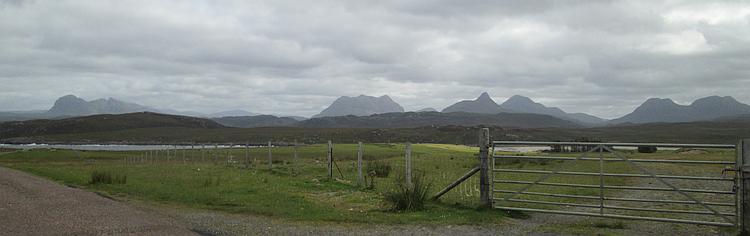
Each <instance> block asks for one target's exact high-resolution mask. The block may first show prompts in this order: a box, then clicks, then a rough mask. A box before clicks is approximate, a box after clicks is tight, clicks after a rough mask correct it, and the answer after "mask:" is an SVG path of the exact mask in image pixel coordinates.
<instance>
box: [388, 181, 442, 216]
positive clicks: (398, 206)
mask: <svg viewBox="0 0 750 236" xmlns="http://www.w3.org/2000/svg"><path fill="white" fill-rule="evenodd" d="M394 185H395V187H394V189H392V190H390V191H388V192H386V193H385V200H386V201H387V202H388V204H389V205H390V210H394V211H417V210H422V209H424V207H425V202H427V199H428V198H429V194H430V189H431V187H432V184H431V183H426V182H425V178H424V175H423V174H416V175H414V176H413V177H412V182H411V183H407V181H406V179H405V178H404V177H403V176H399V177H398V178H396V180H395V183H394Z"/></svg>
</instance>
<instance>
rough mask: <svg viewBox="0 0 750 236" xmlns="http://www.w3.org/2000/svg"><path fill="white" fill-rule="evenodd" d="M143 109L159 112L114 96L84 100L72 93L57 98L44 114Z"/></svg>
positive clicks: (125, 111) (116, 111) (72, 114)
mask: <svg viewBox="0 0 750 236" xmlns="http://www.w3.org/2000/svg"><path fill="white" fill-rule="evenodd" d="M144 111H150V112H159V111H158V110H156V109H154V108H151V107H147V106H141V105H138V104H135V103H128V102H123V101H120V100H117V99H114V98H109V99H96V100H93V101H86V100H83V99H81V98H79V97H76V96H74V95H66V96H63V97H61V98H59V99H57V101H55V105H53V106H52V108H50V109H49V111H47V112H46V115H48V116H50V117H60V116H64V117H72V116H86V115H95V114H124V113H133V112H144Z"/></svg>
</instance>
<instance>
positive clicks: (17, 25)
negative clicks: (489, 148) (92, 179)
mask: <svg viewBox="0 0 750 236" xmlns="http://www.w3.org/2000/svg"><path fill="white" fill-rule="evenodd" d="M748 65H750V4H749V3H746V2H742V1H737V2H732V1H720V2H710V1H666V2H661V3H657V2H654V1H570V2H564V3H563V2H560V1H468V2H467V1H444V0H436V1H344V0H342V1H333V0H331V1H285V0H275V1H244V0H236V1H208V0H206V1H197V0H194V1H150V0H142V1H139V0H134V1H105V0H55V1H52V0H31V1H21V0H0V84H2V86H0V110H28V109H47V108H49V106H50V105H51V104H52V102H53V101H54V100H55V99H56V98H57V97H59V96H62V95H66V94H76V95H79V96H82V97H84V98H87V99H93V98H99V97H116V98H120V99H123V100H126V101H131V102H137V103H141V104H145V105H149V106H153V107H159V108H173V109H178V110H194V111H202V112H214V111H219V110H228V109H246V110H249V111H252V112H258V113H270V114H286V115H304V116H309V115H312V114H315V113H317V112H319V111H320V110H322V109H323V108H325V106H327V105H328V104H330V103H331V102H332V101H333V100H335V99H336V98H337V97H338V96H342V95H348V96H356V95H359V94H368V95H376V96H379V95H382V94H388V95H390V96H391V97H392V98H393V99H394V100H395V101H396V102H399V103H401V104H402V105H403V106H404V107H405V108H406V109H407V110H417V109H420V108H424V107H435V108H438V109H441V108H443V107H445V106H447V105H450V104H451V103H453V102H455V101H457V100H461V99H469V98H474V97H476V96H478V94H479V93H480V92H482V91H487V92H489V93H490V94H491V95H493V96H494V97H495V99H496V100H499V101H502V100H504V99H505V98H507V97H510V96H512V95H514V94H521V95H525V96H529V97H532V98H534V99H535V100H537V101H539V102H542V103H544V104H546V105H548V106H558V107H561V108H563V109H565V110H566V111H569V112H586V113H591V114H594V115H599V116H602V117H606V118H613V117H618V116H621V115H624V114H626V113H628V112H629V111H631V110H632V109H633V108H634V107H635V106H637V105H638V104H639V103H640V102H642V101H644V100H645V99H646V98H649V97H671V98H674V99H675V100H676V101H678V102H682V103H688V102H690V101H692V100H694V99H695V98H698V97H702V96H708V95H731V96H735V97H736V98H737V99H739V100H740V101H743V102H750V94H749V93H746V92H745V90H746V87H747V86H748V85H750V66H748Z"/></svg>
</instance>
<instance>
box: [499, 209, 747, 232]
mask: <svg viewBox="0 0 750 236" xmlns="http://www.w3.org/2000/svg"><path fill="white" fill-rule="evenodd" d="M495 208H496V209H502V210H510V211H529V212H539V213H552V214H561V215H578V216H594V217H604V218H613V219H622V220H650V221H660V222H669V223H688V224H698V225H711V226H723V227H733V226H734V224H732V223H722V222H712V221H697V220H682V219H672V218H656V217H646V216H626V215H616V214H598V213H588V212H573V211H557V210H543V209H533V208H521V207H500V206H496V207H495Z"/></svg>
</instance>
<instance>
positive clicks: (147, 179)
mask: <svg viewBox="0 0 750 236" xmlns="http://www.w3.org/2000/svg"><path fill="white" fill-rule="evenodd" d="M403 150H404V146H403V145H400V144H366V145H365V147H364V159H365V162H364V163H371V162H373V161H377V162H384V163H388V164H389V165H390V166H391V167H392V170H391V172H392V173H391V174H390V175H389V176H388V177H387V178H376V179H375V188H374V189H368V188H366V187H365V186H360V185H358V184H357V183H356V170H357V168H356V153H357V152H356V145H355V144H337V145H335V147H334V159H336V160H337V164H338V167H339V168H337V169H340V170H341V173H339V172H338V171H334V176H335V177H336V179H335V180H330V179H328V178H327V174H326V163H325V162H326V159H327V158H326V146H325V145H307V146H301V147H299V148H298V157H299V158H298V159H294V158H293V152H294V148H292V147H277V148H272V149H271V152H272V155H273V160H274V162H273V168H274V169H273V171H269V170H268V169H267V168H268V163H267V160H268V149H267V148H252V149H250V150H249V152H248V154H249V155H248V156H247V158H246V151H247V150H245V149H239V148H238V149H231V150H227V149H220V150H207V151H205V152H203V153H201V152H200V151H197V150H192V151H178V152H177V153H176V154H175V153H174V152H171V155H172V157H171V158H170V160H169V161H167V160H166V158H165V157H164V156H163V155H164V152H161V153H160V154H161V155H162V156H161V157H160V158H158V159H157V160H156V161H148V162H142V161H140V160H141V159H143V158H144V157H145V153H144V152H106V151H79V152H74V151H69V150H31V151H18V152H13V153H7V154H4V155H0V165H2V166H7V167H11V168H15V169H19V170H23V171H26V172H29V173H33V174H35V175H39V176H43V177H46V178H49V179H52V180H55V181H58V182H61V183H64V184H68V185H76V186H82V187H84V188H87V189H90V190H92V191H97V192H103V193H106V194H108V195H111V196H115V197H122V198H129V199H138V200H145V201H154V202H159V203H165V204H171V205H177V206H182V207H190V208H198V209H212V210H219V211H225V212H232V213H245V214H257V215H266V216H270V217H277V218H283V219H290V220H297V221H308V222H309V221H312V222H321V221H322V222H354V223H387V224H401V223H417V224H496V223H499V222H502V221H503V219H505V218H506V217H509V216H510V217H513V214H515V213H514V212H511V213H508V212H506V211H499V210H487V209H479V208H478V203H479V191H478V185H479V181H478V177H477V176H476V175H475V176H474V177H471V178H470V179H469V180H467V181H466V182H465V183H464V184H461V185H459V186H458V187H457V188H455V189H454V190H453V191H451V192H449V193H448V194H446V195H445V196H443V197H442V198H441V200H440V201H439V202H432V201H428V202H427V204H426V205H425V209H424V210H420V211H408V212H393V211H389V210H388V208H389V205H388V204H387V202H386V201H384V196H385V194H386V193H387V192H390V191H393V190H394V189H396V188H397V187H398V186H397V185H395V184H394V179H396V178H398V177H399V176H400V175H402V174H403V171H404V165H405V162H404V152H403ZM477 154H478V149H477V148H476V147H466V146H457V145H448V144H415V145H413V152H412V158H413V160H412V165H413V167H414V168H415V172H419V173H424V178H425V179H424V180H425V183H426V184H431V185H432V188H431V191H432V192H431V194H430V195H432V194H434V193H435V192H437V191H439V190H440V189H442V188H443V187H444V186H447V185H448V184H449V183H451V182H452V181H454V180H456V179H457V178H458V177H459V176H461V175H463V174H464V173H465V172H467V171H469V170H470V169H471V168H473V167H474V166H476V165H477V163H478V161H477ZM605 154H606V153H605ZM623 154H624V155H627V156H628V157H629V158H644V159H649V158H650V159H692V160H733V159H734V156H733V155H734V153H733V152H730V151H717V150H709V152H707V153H699V154H681V153H677V152H675V151H664V150H660V151H658V152H656V153H652V154H644V153H636V152H634V151H623ZM534 155H550V154H546V153H537V154H534ZM556 155H562V156H577V155H580V154H575V153H572V154H556ZM183 156H184V159H183ZM589 156H590V157H596V154H591V155H589ZM561 165H564V162H562V161H503V162H500V161H498V163H497V166H496V167H497V168H513V169H519V168H521V169H534V170H555V169H558V168H560V167H561ZM644 166H646V167H647V168H649V169H650V170H652V171H654V172H657V173H658V174H671V175H702V176H720V174H721V173H720V172H721V169H722V168H723V166H701V165H695V166H693V165H676V164H644ZM364 169H365V170H366V169H367V168H366V167H365V168H364ZM335 170H336V169H335ZM561 170H565V171H586V172H598V170H599V163H598V162H597V161H579V162H577V163H575V164H566V166H564V167H563V168H562V169H561ZM94 171H101V172H109V173H116V174H119V175H123V176H127V182H126V183H125V184H90V183H89V182H90V180H91V174H92V172H94ZM605 171H606V172H610V173H640V172H639V171H638V170H637V169H635V168H634V167H633V166H631V165H629V164H627V163H621V162H620V163H617V162H613V163H607V164H606V165H605ZM342 176H343V177H342ZM494 177H495V179H505V180H525V181H533V180H536V179H538V178H539V177H540V175H539V174H520V173H495V176H494ZM546 181H547V182H566V183H577V184H591V185H598V184H599V178H598V177H592V176H565V175H559V176H558V175H556V176H552V177H550V178H549V179H548V180H546ZM605 183H606V184H607V185H629V184H634V183H636V182H635V180H634V179H633V178H614V177H605ZM654 184H658V183H656V182H655V183H654ZM694 184H697V182H696V181H692V182H690V181H689V182H688V183H680V184H677V185H679V186H680V187H684V188H715V187H716V186H693V185H694ZM655 186H656V185H655ZM521 187H522V185H518V184H496V188H502V189H510V190H513V189H519V188H521ZM527 191H532V192H547V193H560V194H575V195H588V196H598V194H599V190H598V189H580V188H578V189H575V188H560V187H550V186H535V187H532V188H530V189H528V190H527ZM622 193H624V192H623V191H619V190H608V191H607V192H606V194H607V195H610V194H611V195H618V194H622ZM494 196H495V197H502V196H504V195H503V194H495V195H494ZM696 196H698V197H700V198H701V199H705V200H711V201H724V200H727V199H711V198H709V196H704V195H696ZM639 197H657V198H658V199H678V200H679V199H680V196H678V195H676V194H674V193H664V194H663V195H659V196H639ZM517 198H519V199H527V200H543V201H562V202H575V203H586V204H598V203H597V202H596V201H593V202H592V201H574V200H564V199H555V198H551V197H542V196H529V195H523V196H518V197H517ZM502 204H503V205H508V206H532V205H528V204H524V203H502ZM624 205H627V203H625V204H624ZM533 207H535V208H540V207H541V208H547V209H559V208H563V207H557V206H539V205H535V206H533ZM661 207H664V206H661ZM666 207H669V208H672V209H685V210H700V209H697V208H694V207H693V208H690V207H686V206H666ZM563 209H564V208H563ZM724 210H726V209H724ZM509 214H511V215H509ZM632 214H637V215H642V216H669V215H665V214H660V213H637V212H636V213H632ZM521 216H523V215H521ZM628 224H629V223H625V225H624V227H625V228H627V227H628ZM616 226H617V227H609V226H602V227H603V228H607V229H611V228H620V225H616ZM585 227H595V226H591V225H590V224H589V225H588V226H585ZM549 230H552V231H557V230H555V229H554V227H552V228H549Z"/></svg>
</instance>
